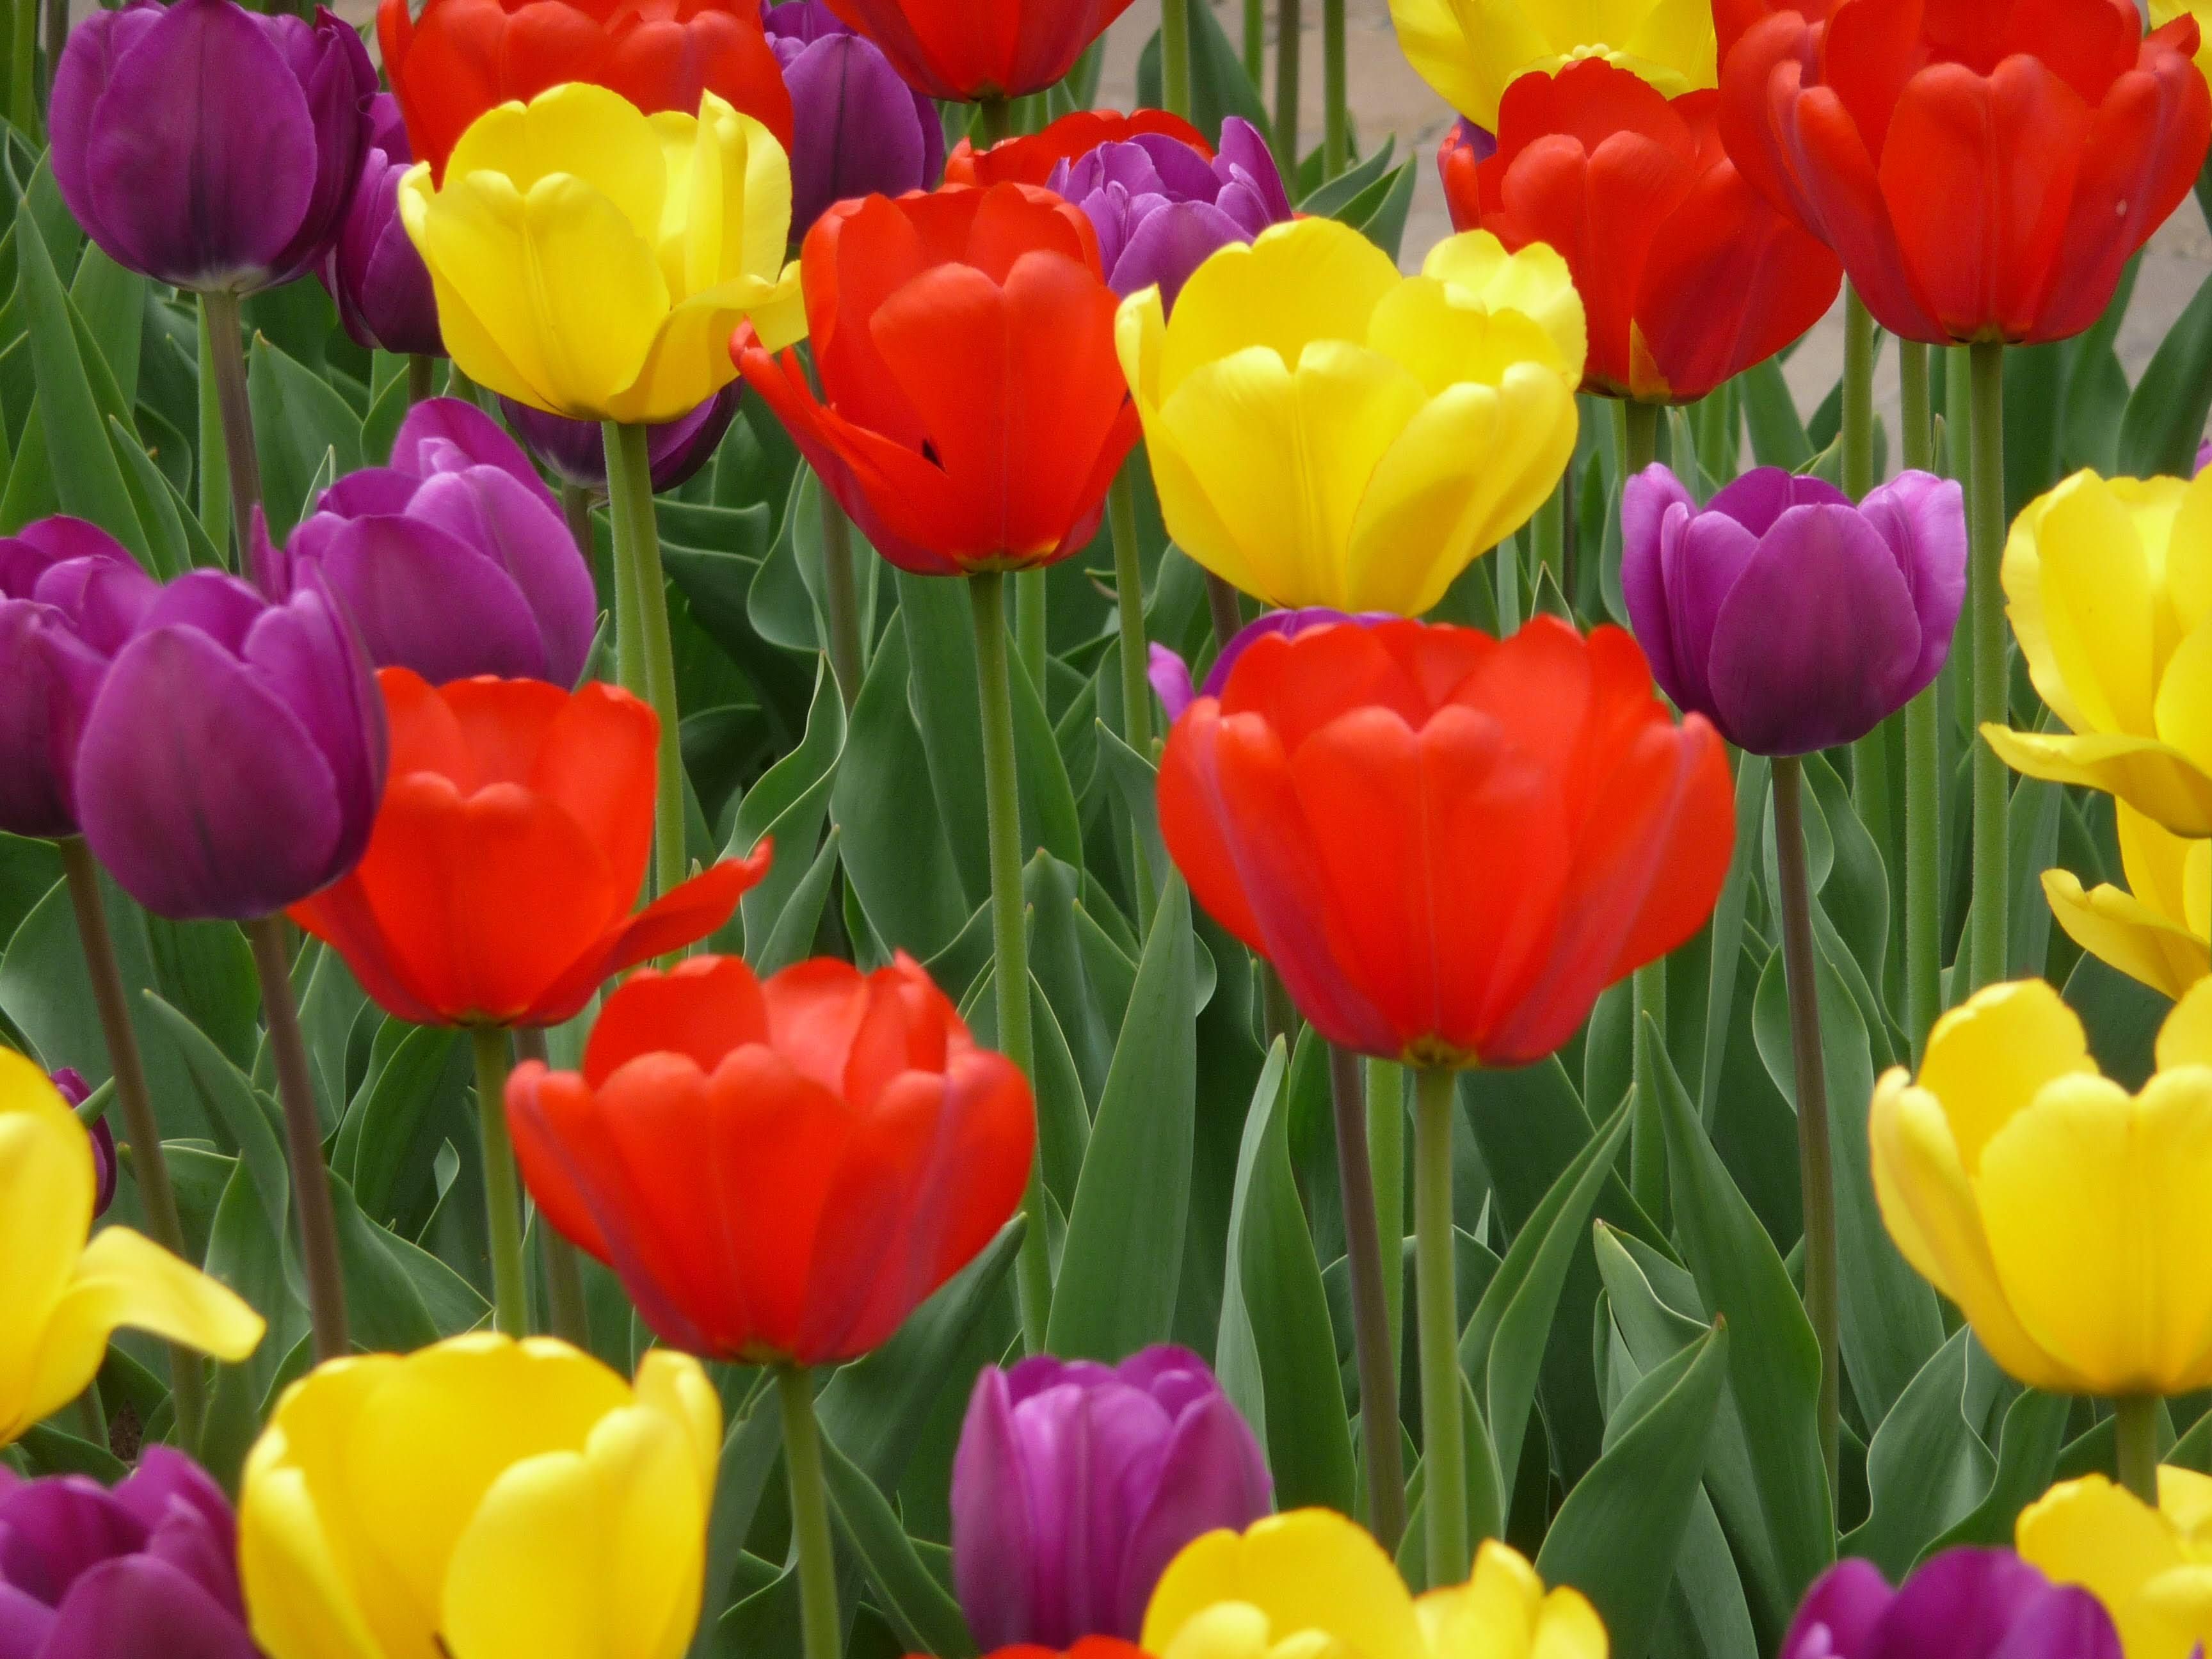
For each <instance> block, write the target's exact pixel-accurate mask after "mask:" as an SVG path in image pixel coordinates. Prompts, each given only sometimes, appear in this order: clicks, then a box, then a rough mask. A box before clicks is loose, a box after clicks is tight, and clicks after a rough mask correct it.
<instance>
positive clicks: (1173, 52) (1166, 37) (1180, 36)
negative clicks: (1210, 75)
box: [1160, 0, 1190, 120]
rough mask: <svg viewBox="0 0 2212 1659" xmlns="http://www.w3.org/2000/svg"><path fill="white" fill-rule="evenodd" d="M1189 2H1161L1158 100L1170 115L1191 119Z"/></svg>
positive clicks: (1168, 0) (1174, 0)
mask: <svg viewBox="0 0 2212 1659" xmlns="http://www.w3.org/2000/svg"><path fill="white" fill-rule="evenodd" d="M1189 5H1190V0H1160V97H1161V99H1162V100H1163V101H1164V103H1165V105H1166V106H1167V111H1168V113H1170V115H1180V116H1182V117H1183V118H1185V119H1186V120H1187V119H1188V118H1189V116H1190V11H1189V9H1188V8H1189Z"/></svg>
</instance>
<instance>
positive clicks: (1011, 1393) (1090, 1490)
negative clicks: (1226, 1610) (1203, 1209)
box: [952, 1347, 1273, 1648]
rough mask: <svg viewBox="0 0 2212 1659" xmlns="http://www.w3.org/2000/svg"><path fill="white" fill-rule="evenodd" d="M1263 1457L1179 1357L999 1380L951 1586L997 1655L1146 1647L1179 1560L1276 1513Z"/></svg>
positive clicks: (1207, 1383)
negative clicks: (1017, 1646) (1027, 1646)
mask: <svg viewBox="0 0 2212 1659" xmlns="http://www.w3.org/2000/svg"><path fill="white" fill-rule="evenodd" d="M1272 1493H1273V1483H1272V1482H1271V1481H1270V1480H1269V1478H1268V1474H1267V1459H1266V1457H1265V1456H1264V1455H1262V1453H1261V1450H1260V1443H1259V1442H1258V1441H1257V1440H1256V1439H1255V1438H1254V1437H1253V1434H1252V1431H1251V1429H1250V1427H1249V1425H1247V1424H1246V1423H1245V1421H1244V1419H1243V1417H1242V1416H1240V1415H1239V1414H1238V1413H1237V1407H1235V1406H1233V1405H1231V1403H1230V1401H1229V1396H1228V1395H1225V1394H1224V1393H1222V1391H1221V1385H1220V1384H1219V1383H1217V1382H1215V1381H1214V1378H1213V1373H1212V1371H1210V1370H1207V1369H1206V1362H1205V1361H1204V1360H1202V1359H1200V1358H1199V1357H1198V1356H1197V1355H1196V1354H1194V1353H1191V1352H1188V1351H1187V1350H1185V1349H1182V1348H1175V1347H1152V1348H1146V1349H1145V1350H1144V1351H1143V1352H1140V1353H1138V1354H1134V1355H1133V1356H1132V1357H1130V1358H1127V1359H1125V1360H1123V1361H1122V1362H1121V1364H1119V1365H1115V1366H1106V1365H1101V1364H1095V1363H1093V1362H1091V1361H1089V1360H1075V1361H1064V1360H1060V1359H1056V1358H1052V1357H1051V1356H1049V1355H1046V1354H1038V1355H1035V1356H1033V1357H1032V1358H1028V1359H1024V1360H1023V1361H1022V1362H1021V1364H1018V1365H1016V1366H1015V1367H1014V1368H1013V1370H1011V1371H1006V1370H1000V1369H999V1368H998V1367H997V1366H995V1365H989V1366H986V1367H985V1368H984V1369H983V1370H982V1372H981V1374H980V1375H979V1376H977V1377H976V1379H975V1389H974V1390H973V1391H972V1392H971V1393H970V1394H969V1396H968V1417H967V1421H966V1422H965V1423H964V1424H963V1425H962V1427H961V1431H960V1448H959V1450H958V1452H957V1454H956V1455H954V1458H953V1463H952V1578H953V1583H954V1585H955V1587H956V1588H957V1589H958V1591H959V1593H960V1607H961V1611H962V1612H963V1613H965V1614H966V1615H967V1618H968V1627H969V1629H970V1630H971V1631H973V1632H975V1638H976V1640H977V1641H979V1642H981V1643H982V1644H985V1645H987V1646H995V1645H998V1644H1005V1643H1013V1642H1039V1643H1042V1644H1045V1645H1046V1646H1048V1647H1054V1648H1057V1647H1060V1646H1062V1645H1064V1644H1067V1643H1069V1642H1073V1640H1074V1639H1075V1638H1077V1637H1079V1636H1083V1635H1086V1634H1092V1633H1097V1634H1103V1635H1112V1636H1121V1637H1127V1638H1135V1636H1136V1635H1137V1634H1138V1632H1139V1631H1140V1630H1141V1629H1142V1628H1143V1626H1144V1620H1145V1604H1146V1601H1149V1600H1150V1599H1151V1598H1152V1586H1153V1585H1155V1584H1156V1583H1158V1582H1159V1577H1160V1574H1161V1573H1162V1572H1163V1571H1165V1570H1166V1567H1167V1565H1168V1563H1169V1562H1170V1560H1172V1559H1174V1558H1175V1556H1176V1553H1177V1552H1179V1551H1180V1550H1181V1549H1182V1547H1183V1546H1184V1545H1186V1544H1188V1542H1190V1541H1191V1540H1192V1539H1194V1538H1196V1537H1197V1536H1198V1535H1199V1534H1201V1533H1204V1532H1208V1531H1211V1530H1212V1529H1213V1528H1217V1527H1226V1528H1230V1529H1231V1531H1241V1530H1242V1529H1243V1528H1245V1527H1247V1526H1249V1525H1250V1524H1251V1523H1252V1522H1255V1521H1256V1520H1258V1519H1259V1518H1260V1517H1261V1516H1264V1515H1266V1514H1267V1511H1268V1510H1270V1509H1271V1508H1272V1507H1273V1503H1272Z"/></svg>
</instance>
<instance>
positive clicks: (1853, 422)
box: [1843, 283, 1874, 501]
mask: <svg viewBox="0 0 2212 1659" xmlns="http://www.w3.org/2000/svg"><path fill="white" fill-rule="evenodd" d="M1843 428H1844V430H1843V438H1844V471H1843V478H1844V494H1845V495H1849V496H1850V498H1851V499H1852V500H1853V501H1860V500H1863V498H1864V497H1865V495H1866V493H1867V491H1868V490H1869V489H1873V488H1874V317H1873V315H1872V313H1869V311H1868V310H1867V308H1866V301H1863V300H1862V299H1860V298H1859V291H1858V289H1856V288H1854V287H1852V286H1851V285H1850V283H1845V284H1844V410H1843Z"/></svg>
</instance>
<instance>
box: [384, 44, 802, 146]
mask: <svg viewBox="0 0 2212 1659" xmlns="http://www.w3.org/2000/svg"><path fill="white" fill-rule="evenodd" d="M376 38H377V43H378V45H379V46H380V47H381V48H382V50H383V53H384V69H385V73H386V75H388V76H391V78H392V92H393V94H395V95H396V96H397V97H398V100H399V107H400V109H401V110H402V111H403V112H404V113H405V115H406V118H407V132H408V137H409V138H410V142H411V143H412V144H413V146H414V151H415V159H416V161H427V162H428V163H429V164H430V167H431V171H432V173H433V174H434V176H435V177H436V178H439V179H443V178H444V176H445V172H446V164H447V157H449V156H450V155H453V147H454V145H456V144H458V143H460V141H461V135H462V134H463V133H465V132H466V131H468V130H469V128H470V126H471V125H473V124H474V123H475V121H476V119H477V117H478V116H480V115H483V114H484V113H485V112H487V111H489V110H492V109H495V108H497V107H498V106H500V105H501V104H505V103H510V102H516V101H520V102H529V101H531V100H535V99H536V98H537V96H538V94H540V93H543V92H550V91H551V90H552V89H553V88H555V87H557V86H560V85H562V83H563V82H571V81H580V82H589V83H590V84H592V85H593V86H599V87H605V88H606V89H607V90H608V91H610V92H612V93H614V94H617V95H618V96H620V97H621V98H622V99H623V100H625V101H627V102H628V103H629V104H631V105H632V106H635V107H636V108H638V109H641V110H643V111H644V112H646V113H647V114H648V115H657V114H660V113H662V112H675V113H676V114H678V115H690V114H694V113H696V112H697V110H698V108H699V102H700V100H701V98H702V96H704V95H705V94H708V93H712V94H714V96H715V97H717V98H719V99H720V100H722V101H723V102H724V103H726V104H727V105H729V106H730V107H732V109H736V110H739V111H742V112H744V113H745V114H747V115H750V116H751V117H752V118H754V119H755V120H756V121H758V122H759V123H760V124H761V125H763V126H764V127H766V128H767V129H768V130H769V131H770V132H771V133H773V134H774V135H775V141H776V143H779V144H781V145H783V146H785V147H787V148H788V147H789V145H790V143H791V97H790V94H788V93H787V91H786V90H785V89H784V84H783V76H782V75H781V72H780V71H779V70H778V66H777V64H776V61H775V53H773V52H770V51H769V46H768V37H767V35H766V34H765V33H763V30H762V28H761V21H760V12H759V9H758V7H757V5H756V4H753V3H750V0H428V3H426V4H416V3H413V0H382V3H381V4H380V5H379V6H378V8H377V12H376ZM579 153H580V154H588V153H589V149H588V146H586V147H582V148H580V151H579Z"/></svg>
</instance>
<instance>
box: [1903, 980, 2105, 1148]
mask: <svg viewBox="0 0 2212 1659" xmlns="http://www.w3.org/2000/svg"><path fill="white" fill-rule="evenodd" d="M2095 1070H2096V1062H2095V1061H2094V1060H2091V1059H2090V1058H2089V1040H2088V1038H2087V1036H2086V1035H2085V1034H2084V1033H2083V1031H2082V1030H2081V1021H2080V1020H2079V1019H2078V1018H2075V1013H2074V1011H2073V1010H2072V1009H2071V1008H2069V1007H2068V1006H2066V1005H2065V1003H2064V1002H2063V1001H2061V1000H2059V995H2058V993H2057V992H2056V991H2054V990H2052V989H2051V987H2050V986H2048V985H2046V984H2045V983H2044V981H2041V980H2039V979H2028V980H2018V981H2014V982H2012V983H2010V984H2005V985H1992V986H1990V987H1988V988H1987V989H1985V990H1982V991H1978V992H1976V993H1975V994H1974V995H1972V997H1970V998H1968V999H1967V1000H1966V1002H1965V1003H1963V1004H1962V1005H1960V1006H1959V1007H1956V1008H1954V1009H1953V1010H1952V1011H1951V1012H1949V1013H1948V1014H1946V1015H1944V1016H1943V1018H1941V1019H1939V1020H1937V1021H1936V1024H1935V1028H1934V1029H1933V1030H1930V1031H1929V1034H1928V1053H1927V1057H1926V1058H1925V1060H1923V1062H1922V1064H1921V1067H1920V1086H1921V1087H1922V1088H1923V1089H1924V1090H1926V1091H1928V1092H1929V1094H1931V1095H1933V1096H1934V1097H1936V1099H1937V1100H1938V1101H1939V1102H1941V1103H1942V1108H1943V1115H1944V1117H1945V1118H1946V1119H1948V1121H1949V1123H1950V1126H1951V1135H1952V1138H1953V1139H1954V1141H1955V1142H1956V1143H1957V1146H1958V1149H1959V1153H1958V1155H1959V1162H1960V1164H1961V1165H1962V1166H1963V1167H1964V1169H1965V1170H1966V1173H1967V1174H1968V1175H1972V1174H1973V1173H1974V1172H1975V1171H1976V1170H1977V1169H1978V1166H1979V1164H1980V1160H1981V1155H1982V1148H1983V1146H1984V1145H1985V1144H1986V1143H1987V1142H1988V1140H1989V1139H1990V1136H1991V1135H1993V1134H1995V1133H1996V1132H1997V1131H1998V1129H2000V1128H2002V1127H2003V1126H2004V1123H2005V1121H2007V1120H2008V1118H2010V1117H2011V1116H2012V1115H2013V1114H2014V1113H2015V1112H2017V1111H2020V1110H2021V1109H2023V1108H2024V1107H2026V1106H2027V1103H2029V1102H2030V1101H2032V1100H2033V1099H2034V1098H2035V1095H2036V1091H2038V1090H2039V1089H2040V1088H2042V1087H2043V1085H2045V1084H2046V1083H2048V1082H2050V1081H2051V1079H2054V1078H2058V1077H2063V1076H2065V1075H2067V1074H2068V1073H2074V1072H2088V1073H2094V1072H2095Z"/></svg>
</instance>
